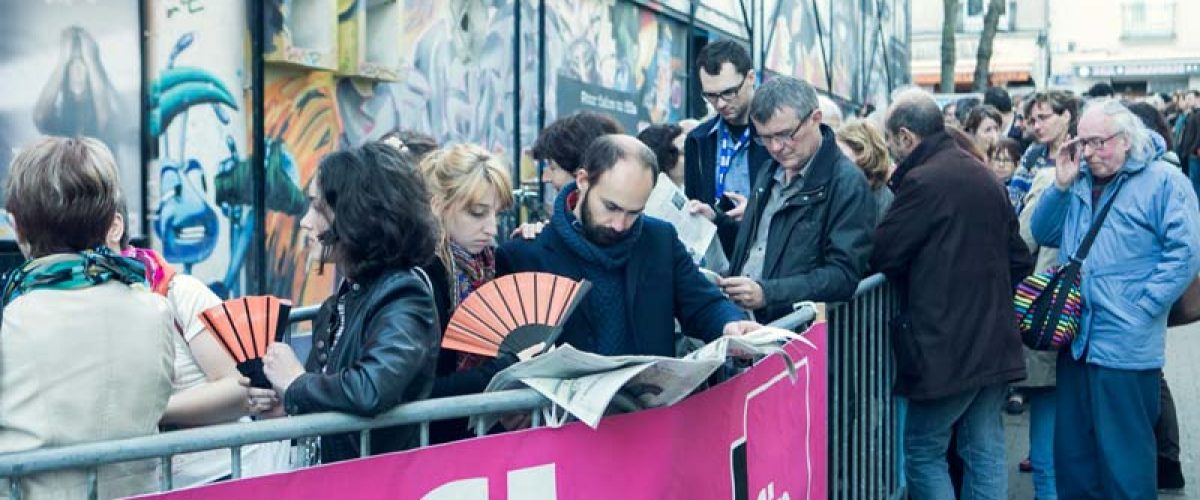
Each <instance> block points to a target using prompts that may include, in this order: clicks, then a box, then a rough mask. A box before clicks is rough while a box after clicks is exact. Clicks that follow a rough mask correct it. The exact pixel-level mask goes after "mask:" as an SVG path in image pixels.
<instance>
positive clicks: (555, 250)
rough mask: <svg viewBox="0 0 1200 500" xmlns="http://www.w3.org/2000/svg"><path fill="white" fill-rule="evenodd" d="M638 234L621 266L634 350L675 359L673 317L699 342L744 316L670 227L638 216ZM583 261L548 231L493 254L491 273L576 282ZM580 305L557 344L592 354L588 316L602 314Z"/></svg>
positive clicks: (590, 322) (652, 219) (505, 246)
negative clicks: (538, 275)
mask: <svg viewBox="0 0 1200 500" xmlns="http://www.w3.org/2000/svg"><path fill="white" fill-rule="evenodd" d="M642 217H643V219H644V220H643V221H642V224H643V226H642V232H641V235H640V236H639V238H638V242H637V245H636V246H635V247H634V249H633V256H632V257H631V258H630V259H629V264H628V265H627V266H626V268H625V273H626V274H625V287H626V289H625V304H626V310H627V311H628V315H629V317H628V319H627V320H628V321H629V323H628V324H629V330H628V331H629V332H631V333H632V334H633V343H634V345H633V349H634V350H633V352H632V353H631V354H644V355H654V356H670V357H674V356H675V340H676V338H675V318H679V322H680V324H682V325H683V331H685V332H688V333H689V334H691V335H695V336H697V337H699V338H700V339H702V340H704V341H711V340H714V339H716V338H717V337H720V336H721V333H722V330H723V329H724V327H725V324H726V323H729V322H731V321H737V320H741V319H745V315H744V314H743V313H742V312H741V310H740V309H738V308H737V306H735V305H733V303H732V302H730V301H729V300H728V299H726V298H725V296H724V295H723V294H721V292H720V290H718V289H717V287H716V285H713V284H712V283H709V282H708V280H705V279H704V276H703V275H701V274H700V271H699V270H698V269H697V268H696V265H695V264H693V263H692V259H691V258H690V257H688V254H687V250H685V249H684V247H683V243H680V241H679V237H678V236H676V233H675V228H674V227H671V225H670V224H668V223H666V222H663V221H661V220H658V219H655V218H653V217H649V216H645V215H643V216H642ZM582 264H583V263H582V262H580V261H579V259H578V258H577V257H576V256H575V254H574V253H573V252H572V251H571V250H570V249H569V248H567V246H566V244H565V243H564V242H563V241H562V239H561V237H560V236H559V235H558V233H556V232H555V231H553V230H550V229H549V228H547V230H545V231H542V232H541V234H539V235H538V237H537V238H536V239H534V240H520V239H518V240H513V241H509V242H508V243H505V244H504V245H501V246H500V247H499V248H498V249H497V250H496V275H497V276H503V275H506V274H512V273H519V272H528V271H538V272H546V273H552V274H557V275H559V276H564V277H567V278H571V279H573V280H579V279H582V278H583V273H582V270H581V268H580V266H581V265H582ZM587 304H588V302H587V301H584V302H583V303H582V304H580V306H579V308H578V309H576V310H575V312H574V314H573V315H572V316H571V319H569V320H568V321H567V324H566V326H565V328H564V329H563V333H562V336H560V337H559V342H560V343H568V344H571V346H573V347H575V348H576V349H580V350H583V351H589V352H594V351H595V345H596V338H595V334H594V333H593V332H594V328H593V327H592V323H593V321H592V318H593V317H595V316H596V315H599V314H606V311H603V310H594V309H593V308H589V307H587Z"/></svg>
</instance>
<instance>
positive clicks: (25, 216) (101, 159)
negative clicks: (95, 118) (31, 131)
mask: <svg viewBox="0 0 1200 500" xmlns="http://www.w3.org/2000/svg"><path fill="white" fill-rule="evenodd" d="M119 196H120V182H119V181H118V176H117V164H116V161H115V160H113V156H112V153H111V152H109V150H108V148H107V147H105V146H104V144H103V143H101V142H100V141H98V140H96V139H91V138H86V137H77V138H64V137H47V138H44V139H41V140H39V141H38V142H35V143H33V144H31V145H29V146H28V147H26V148H25V149H24V150H22V151H21V153H20V154H18V155H17V157H16V158H15V159H13V162H12V165H11V166H9V172H8V184H7V187H6V197H7V200H8V201H7V202H6V204H5V208H6V209H7V210H8V211H9V212H10V213H12V215H13V218H14V219H15V221H16V225H17V230H18V233H19V234H20V236H21V239H22V240H23V241H24V242H25V243H26V244H28V245H29V253H30V255H29V256H30V257H42V256H45V255H49V254H53V253H70V252H80V251H83V250H89V249H94V248H97V247H100V246H103V245H104V244H105V238H106V236H107V234H108V229H109V227H110V226H111V225H112V221H113V215H114V214H115V213H116V210H117V201H116V200H117V198H118V197H119Z"/></svg>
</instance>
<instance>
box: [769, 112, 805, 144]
mask: <svg viewBox="0 0 1200 500" xmlns="http://www.w3.org/2000/svg"><path fill="white" fill-rule="evenodd" d="M813 111H816V110H813ZM812 114H813V112H812V111H809V112H808V114H807V115H804V118H801V119H800V123H797V124H796V126H795V127H794V128H792V131H791V132H786V133H778V134H771V135H759V136H757V137H755V138H754V142H756V143H758V145H759V146H764V147H765V146H770V145H771V144H772V143H774V142H775V141H779V142H784V141H790V140H792V138H793V137H795V136H796V132H799V131H800V127H803V126H804V124H805V123H807V122H808V119H809V118H812Z"/></svg>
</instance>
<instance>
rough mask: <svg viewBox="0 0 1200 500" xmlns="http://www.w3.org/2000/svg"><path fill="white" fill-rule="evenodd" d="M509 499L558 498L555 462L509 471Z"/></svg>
mask: <svg viewBox="0 0 1200 500" xmlns="http://www.w3.org/2000/svg"><path fill="white" fill-rule="evenodd" d="M508 498H509V500H517V499H520V500H556V499H557V498H558V488H557V484H556V482H555V479H554V464H546V465H539V466H537V467H529V468H526V469H517V470H514V471H509V473H508Z"/></svg>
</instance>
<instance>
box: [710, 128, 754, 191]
mask: <svg viewBox="0 0 1200 500" xmlns="http://www.w3.org/2000/svg"><path fill="white" fill-rule="evenodd" d="M749 142H750V126H749V125H747V126H746V129H745V130H743V131H742V136H741V137H740V138H739V139H738V141H737V142H736V143H734V142H733V141H732V140H730V138H729V129H728V128H727V127H726V126H725V121H724V120H722V121H721V123H720V141H718V143H717V144H718V145H717V179H716V180H717V193H716V196H715V200H714V201H720V200H721V196H722V195H724V194H725V177H726V176H728V175H729V169H730V167H732V166H733V157H734V156H737V152H738V151H739V150H741V149H742V148H744V147H746V144H748V143H749Z"/></svg>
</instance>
